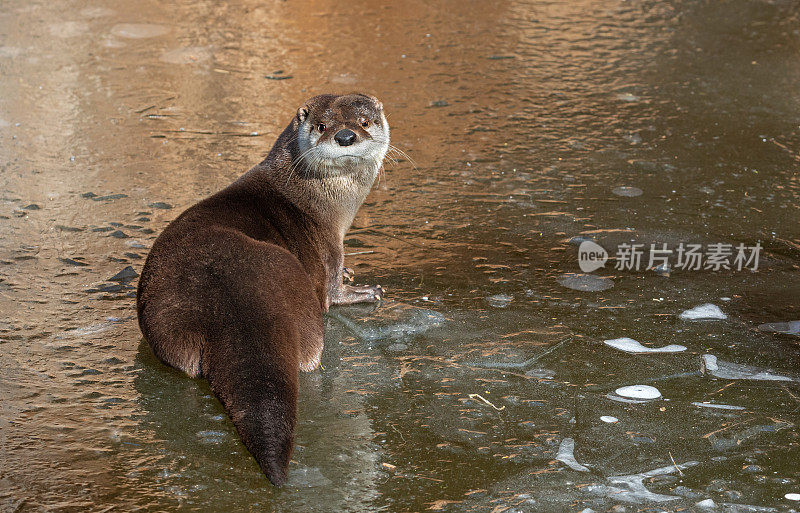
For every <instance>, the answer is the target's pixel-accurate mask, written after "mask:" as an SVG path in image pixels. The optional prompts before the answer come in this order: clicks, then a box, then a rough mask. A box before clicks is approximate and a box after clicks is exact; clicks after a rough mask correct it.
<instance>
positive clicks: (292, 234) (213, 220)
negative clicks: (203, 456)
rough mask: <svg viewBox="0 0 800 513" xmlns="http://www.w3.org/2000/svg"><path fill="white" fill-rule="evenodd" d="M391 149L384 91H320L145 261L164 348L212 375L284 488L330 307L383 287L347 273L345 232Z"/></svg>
mask: <svg viewBox="0 0 800 513" xmlns="http://www.w3.org/2000/svg"><path fill="white" fill-rule="evenodd" d="M388 148H389V125H388V124H387V122H386V116H385V115H384V112H383V105H382V104H381V102H380V101H378V99H377V98H375V97H373V96H369V95H365V94H349V95H328V94H326V95H320V96H315V97H313V98H311V99H309V100H308V101H307V102H306V103H305V104H304V105H303V106H302V107H300V108H299V109H298V110H297V113H296V115H295V116H294V118H293V119H292V121H291V123H289V125H288V126H287V127H286V129H285V130H284V131H283V132H282V133H281V134H280V136H279V137H278V139H277V141H276V142H275V145H274V146H273V147H272V150H270V152H269V154H268V155H267V156H266V158H265V159H264V160H263V161H262V162H261V163H259V164H258V165H256V166H255V167H253V168H252V169H250V170H249V171H248V172H246V173H245V174H244V175H242V176H241V177H240V178H239V179H238V180H236V181H235V182H233V183H232V184H231V185H229V186H228V187H226V188H225V189H223V190H221V191H219V192H217V193H216V194H214V195H212V196H210V197H208V198H206V199H204V200H202V201H200V202H199V203H197V204H195V205H194V206H192V207H190V208H189V209H188V210H186V211H185V212H183V213H182V214H181V215H180V216H179V217H178V218H177V219H175V220H174V221H172V222H171V223H170V224H169V225H168V226H167V227H166V228H165V229H164V231H163V232H162V233H161V235H159V237H158V238H157V239H156V241H155V242H154V243H153V247H152V249H151V250H150V253H149V254H148V256H147V260H146V261H145V264H144V268H143V269H142V273H141V277H140V279H139V286H138V290H137V313H138V319H139V327H140V328H141V331H142V334H143V335H144V338H145V339H146V340H147V342H148V344H149V345H150V347H151V349H152V351H153V353H154V354H155V356H156V357H158V359H160V360H161V361H162V362H164V363H165V364H167V365H169V366H172V367H174V368H176V369H179V370H181V371H183V372H185V373H186V374H188V375H189V376H191V377H203V378H205V379H206V380H208V383H209V384H210V386H211V390H213V392H214V394H215V395H216V397H217V398H218V399H219V400H220V402H221V403H222V405H223V406H224V407H225V410H226V412H227V413H228V415H229V416H230V418H231V420H232V421H233V424H234V426H235V427H236V430H237V432H238V433H239V436H240V438H241V440H242V442H243V443H244V445H245V446H246V447H247V449H248V450H249V451H250V453H251V454H252V455H253V456H254V457H255V459H256V461H257V462H258V464H259V466H260V467H261V470H262V471H263V472H264V474H266V476H267V478H268V479H269V480H270V481H271V482H272V483H273V484H274V485H276V486H280V485H281V484H283V483H284V482H285V481H286V478H287V470H288V469H287V467H288V464H289V459H290V457H291V455H292V450H293V448H294V428H295V423H296V418H297V391H298V375H299V371H300V370H303V371H311V370H313V369H315V368H317V366H318V365H319V363H320V357H321V355H322V345H323V321H322V314H323V312H324V311H326V310H327V309H328V308H329V307H330V306H331V305H341V304H350V303H356V302H374V301H380V300H381V297H382V295H383V289H382V288H381V287H380V286H355V285H349V284H345V283H344V282H343V275H344V274H346V273H347V270H346V269H345V268H344V267H343V263H344V248H343V241H344V236H345V234H346V232H347V230H348V229H349V228H350V225H351V223H352V222H353V218H354V217H355V214H356V211H357V210H358V208H359V207H360V206H361V204H362V203H363V201H364V198H365V197H366V196H367V193H368V192H369V191H370V189H371V188H372V184H373V182H374V181H375V178H376V177H377V175H378V173H379V171H380V169H381V166H382V165H383V159H384V157H385V156H386V152H387V150H388Z"/></svg>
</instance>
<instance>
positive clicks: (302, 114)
mask: <svg viewBox="0 0 800 513" xmlns="http://www.w3.org/2000/svg"><path fill="white" fill-rule="evenodd" d="M307 117H308V107H306V106H305V105H303V106H302V107H300V108H299V109H297V119H298V120H300V122H301V123H302V122H303V121H305V120H306V118H307Z"/></svg>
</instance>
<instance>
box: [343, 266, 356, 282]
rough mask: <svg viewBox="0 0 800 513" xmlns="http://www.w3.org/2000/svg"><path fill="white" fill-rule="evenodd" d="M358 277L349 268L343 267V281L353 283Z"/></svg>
mask: <svg viewBox="0 0 800 513" xmlns="http://www.w3.org/2000/svg"><path fill="white" fill-rule="evenodd" d="M355 277H356V272H355V271H354V270H352V269H350V268H349V267H342V279H343V280H344V281H349V282H350V283H353V279H354V278H355Z"/></svg>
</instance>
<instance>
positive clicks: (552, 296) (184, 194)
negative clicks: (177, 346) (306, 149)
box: [0, 0, 800, 511]
mask: <svg viewBox="0 0 800 513" xmlns="http://www.w3.org/2000/svg"><path fill="white" fill-rule="evenodd" d="M798 18H800V9H798V7H797V6H796V4H795V3H794V2H789V1H766V0H765V1H758V0H750V1H746V0H733V1H729V2H713V1H700V2H688V1H672V2H649V1H613V2H596V1H589V0H584V1H578V2H514V1H511V2H503V3H491V2H439V3H432V2H414V1H400V2H391V3H387V4H383V3H379V2H367V1H356V2H350V3H348V4H347V5H342V4H340V3H334V2H319V1H317V2H308V3H299V2H228V3H218V2H210V1H209V2H197V1H193V2H166V3H165V2H129V3H119V2H105V3H104V2H99V3H87V2H82V1H74V2H56V3H48V2H36V1H34V2H26V3H24V4H12V3H8V2H6V3H2V4H0V166H2V167H1V168H0V169H2V172H1V173H0V182H1V183H2V194H1V195H0V235H1V236H0V311H2V312H3V316H2V318H0V349H1V350H0V369H2V370H0V399H1V401H0V408H2V409H1V410H0V411H2V415H1V416H0V422H2V423H1V424H0V426H2V427H0V444H2V452H3V462H4V465H3V472H2V478H1V479H0V501H2V502H0V504H2V509H3V510H10V511H14V510H17V511H28V510H30V511H38V510H42V509H45V508H48V509H52V510H57V511H62V510H63V511H86V510H90V511H108V509H107V508H108V507H110V506H112V505H119V507H120V508H121V509H124V510H129V509H135V508H141V509H148V510H153V511H163V510H172V509H188V510H204V511H210V510H220V511H222V510H254V511H258V510H266V511H270V510H274V511H301V510H302V511H305V510H319V511H422V510H428V509H430V510H434V511H435V510H442V511H448V510H449V511H471V510H473V511H486V510H488V511H491V510H495V511H514V510H520V511H550V510H552V511H581V510H582V509H584V508H586V507H591V508H593V509H595V510H596V511H605V510H608V509H609V508H612V507H614V506H615V505H618V504H628V507H630V508H632V509H633V508H639V509H641V508H644V507H646V506H656V507H658V508H660V509H664V510H674V509H680V508H693V507H695V506H694V505H695V504H696V503H697V502H700V501H702V500H706V499H713V500H714V501H715V502H716V503H717V504H723V503H726V504H750V505H758V506H764V507H771V508H776V509H777V510H788V509H789V508H790V507H791V505H792V504H793V503H792V502H790V501H788V500H787V499H785V498H784V495H785V494H787V493H792V492H794V493H800V489H798V486H800V484H799V481H800V474H799V473H798V470H797V465H796V462H797V461H798V459H800V453H798V449H797V447H798V439H797V428H796V425H797V423H798V396H800V389H798V385H797V382H770V381H751V380H732V379H722V378H716V379H715V378H713V377H709V376H708V375H705V376H704V375H701V374H700V373H699V369H700V367H699V361H700V360H699V357H700V355H701V354H706V353H711V354H714V355H717V356H718V357H719V359H720V360H722V361H727V362H731V363H737V364H741V365H752V366H758V367H760V368H763V369H767V370H769V371H770V372H772V373H776V374H781V375H786V376H790V377H796V376H798V375H800V369H798V366H797V362H798V356H800V355H799V354H798V345H797V336H796V334H795V335H791V334H790V335H781V334H774V333H768V332H764V331H759V330H757V328H756V327H757V326H758V325H759V324H761V323H767V322H782V321H793V320H798V319H800V307H798V304H799V303H798V297H800V280H798V274H797V271H798V266H799V265H800V230H798V227H797V226H798V225H797V220H798V208H800V207H798V205H800V201H798V199H800V179H798V173H797V169H798V161H800V138H798V133H797V119H798V117H799V115H800V102H798V94H797V90H798V88H797V83H798V78H800V77H799V76H798V70H800V66H798V63H800V59H799V58H798V55H800V53H798V50H800V33H798V30H797V26H798ZM352 90H363V91H368V92H371V93H373V94H375V95H377V96H379V97H380V98H381V99H382V100H383V102H384V104H385V105H386V108H387V111H388V112H389V113H390V117H389V121H390V124H391V125H392V132H393V133H392V135H393V142H394V143H395V144H397V145H398V146H399V147H400V148H402V149H403V150H405V151H406V152H407V153H408V154H409V155H410V156H411V157H412V158H413V161H414V162H413V163H412V162H409V161H407V160H400V161H399V162H396V163H389V164H388V165H387V170H386V173H385V175H384V176H383V177H382V179H381V181H380V183H379V184H378V185H377V186H376V188H375V190H374V191H373V193H372V194H371V195H370V197H369V198H368V200H367V203H366V204H365V206H364V207H363V208H362V210H361V212H360V213H359V215H358V217H357V219H356V222H355V228H354V230H353V233H352V234H351V236H350V237H349V239H348V241H347V243H348V248H349V251H351V252H352V253H354V254H353V255H352V256H351V257H350V258H349V265H351V266H354V267H355V268H356V270H357V273H358V279H359V280H361V281H364V282H380V283H382V284H383V285H384V286H386V288H387V289H388V290H389V292H390V299H391V302H390V303H388V304H386V305H383V306H382V307H381V308H379V309H377V310H372V309H369V308H367V309H361V308H350V309H339V310H336V311H334V312H332V315H331V316H330V317H329V318H328V320H327V323H328V332H327V336H326V352H325V354H324V357H323V365H324V367H325V370H324V371H321V372H316V373H312V374H308V375H305V376H304V377H303V384H302V398H301V419H300V425H299V432H298V444H299V448H298V450H297V453H296V456H295V462H294V463H293V467H292V468H293V474H292V481H291V482H292V486H289V487H287V488H285V489H281V490H274V489H272V488H271V487H270V486H269V485H268V484H267V482H266V480H265V479H264V478H263V476H261V474H260V473H259V472H258V470H257V468H256V466H255V465H254V464H253V462H252V460H251V459H250V457H249V456H248V455H247V453H246V451H245V450H244V449H243V448H242V447H241V444H240V443H239V442H238V440H237V439H236V437H235V433H234V431H233V429H232V427H231V425H230V424H229V422H228V420H227V419H226V418H225V416H224V414H223V412H222V410H221V408H220V406H219V405H218V403H217V402H216V400H214V399H213V397H211V395H210V391H209V390H208V388H207V386H206V385H205V384H204V383H203V382H199V381H192V380H189V379H186V378H184V377H182V376H179V375H178V374H176V373H174V372H172V371H170V370H168V369H166V368H164V367H163V366H161V365H159V364H158V363H157V362H155V361H154V360H153V358H152V356H151V355H150V354H149V352H148V351H147V349H146V347H145V346H141V345H140V342H141V340H140V334H139V332H138V329H137V327H136V323H135V319H134V317H133V315H134V311H133V299H132V288H131V287H132V286H133V285H134V284H135V280H124V279H123V281H122V282H119V281H109V280H108V279H109V278H111V277H112V276H113V275H115V274H116V273H117V272H119V271H120V270H122V269H123V268H125V267H126V266H128V265H131V266H132V267H133V268H134V270H137V271H138V270H139V269H140V266H141V264H142V262H143V257H144V256H145V255H146V252H147V250H148V247H149V245H150V244H151V242H152V240H153V239H154V238H155V236H156V235H157V234H158V233H159V232H160V230H161V229H162V228H163V227H164V226H165V225H166V223H167V222H169V221H170V220H171V219H173V218H174V217H175V216H176V215H178V213H180V212H181V211H182V210H183V209H184V208H186V207H187V206H189V205H191V204H192V203H194V202H195V201H197V200H198V199H199V198H201V197H203V196H205V195H207V194H209V193H211V192H212V191H215V190H217V189H219V188H221V187H223V186H225V185H226V184H228V183H229V182H230V181H231V180H233V179H234V178H236V177H237V176H238V175H239V174H241V173H242V172H244V171H245V170H246V169H248V168H249V167H250V166H251V165H252V164H253V163H255V162H258V161H259V160H260V159H261V158H262V156H263V155H264V154H265V153H266V151H268V149H269V147H270V146H271V144H272V142H273V140H274V137H276V136H277V134H278V133H279V132H280V131H281V130H282V129H283V127H284V125H285V124H286V123H287V122H288V120H289V119H290V117H291V115H292V114H293V112H294V111H295V109H296V107H297V106H298V105H299V104H300V103H301V102H302V101H303V100H304V99H306V98H307V97H309V96H311V95H313V94H317V93H320V92H328V91H333V92H347V91H352ZM618 186H630V187H637V188H639V189H641V190H642V191H643V194H642V195H641V196H636V197H624V196H617V195H615V194H614V193H612V190H613V189H614V188H616V187H618ZM575 237H592V238H594V239H596V240H598V241H599V242H600V243H602V244H603V245H604V246H605V247H607V248H609V249H612V248H614V247H615V246H616V245H617V244H618V243H620V242H629V241H630V240H633V239H635V240H636V241H638V242H640V243H646V244H649V243H651V242H652V243H659V244H660V243H667V244H670V245H677V244H678V243H680V242H685V243H714V242H724V243H731V244H739V243H744V244H747V245H754V244H755V243H756V242H759V241H760V243H761V245H762V246H763V247H764V254H763V259H762V262H761V267H760V269H759V271H758V272H756V273H752V272H749V271H748V272H735V271H727V272H720V273H712V272H709V271H706V272H703V271H698V272H680V271H676V272H673V273H672V274H671V275H670V276H669V277H663V276H659V275H657V274H655V273H653V272H645V271H640V272H618V271H615V270H613V269H611V268H607V269H606V270H602V271H600V272H599V273H598V274H600V275H602V276H609V277H611V278H613V280H614V283H615V285H614V287H612V288H610V289H608V290H605V291H601V292H581V291H576V290H571V289H568V288H565V287H563V286H561V285H559V283H558V281H557V279H559V278H560V277H562V275H563V274H564V273H575V272H578V267H577V262H576V250H575V244H574V242H575V239H574V238H575ZM570 240H572V243H570ZM723 298H726V299H723ZM707 302H711V303H714V304H717V305H718V306H720V307H721V308H722V310H723V311H724V312H725V313H726V314H727V315H728V319H726V320H724V321H716V322H701V323H687V322H684V321H680V320H678V319H677V314H679V313H680V312H681V311H683V310H685V309H688V308H691V307H694V306H696V305H698V304H701V303H707ZM623 336H628V337H632V338H635V339H636V340H639V341H641V342H643V343H652V344H653V345H655V346H661V345H666V344H671V343H676V344H683V345H685V346H686V347H687V351H686V352H684V353H681V354H677V355H628V354H624V353H619V352H615V351H614V350H612V349H609V348H607V347H605V346H604V345H603V344H602V340H605V339H609V338H618V337H623ZM634 383H644V384H651V385H654V386H657V387H658V388H659V389H660V391H661V393H662V394H663V396H664V397H665V398H666V399H669V400H668V401H659V402H656V403H650V404H645V405H631V404H627V403H620V402H616V401H614V400H611V399H609V398H608V397H607V394H608V393H609V392H613V390H614V389H615V388H617V387H619V386H622V385H629V384H634ZM470 394H480V395H481V397H483V398H484V399H486V400H487V401H488V403H491V404H488V403H487V402H483V401H482V400H480V399H477V398H476V397H475V396H472V397H470ZM709 401H710V402H713V403H720V404H728V405H733V406H738V407H742V408H743V409H739V410H719V409H712V408H708V407H705V406H697V405H695V404H693V403H701V404H702V403H704V402H709ZM601 415H611V416H615V417H617V418H618V419H619V422H618V423H616V424H606V423H604V422H602V421H600V420H599V417H600V416H601ZM565 438H571V439H573V440H575V456H576V458H577V460H578V461H579V462H581V463H582V464H584V465H587V466H588V467H590V468H591V470H592V472H590V473H581V472H578V471H575V470H572V469H570V468H569V467H568V466H566V465H564V464H563V463H561V462H558V461H556V458H557V456H558V450H559V446H560V445H561V444H562V442H563V440H564V439H565ZM673 459H674V460H675V462H677V463H686V462H697V465H694V466H691V467H689V468H686V469H684V470H683V471H682V472H683V475H681V474H679V473H677V472H672V473H665V474H663V475H650V476H645V477H641V479H643V480H644V481H643V482H644V485H645V486H646V487H647V490H649V491H650V492H651V493H657V494H661V495H662V496H663V495H666V496H670V499H668V500H665V501H664V502H659V503H657V504H655V503H653V502H652V501H654V500H655V499H654V497H653V496H649V495H646V494H644V493H642V490H641V489H639V488H636V487H635V486H633V485H621V484H620V480H619V479H616V480H615V479H613V477H614V476H625V475H632V474H638V473H641V472H647V471H651V470H653V469H657V468H660V467H668V466H670V465H672V464H673V461H672V460H673ZM631 479H632V480H633V481H636V479H640V478H630V479H629V480H628V482H630V480H631ZM631 486H633V488H631ZM631 490H633V491H634V492H637V491H638V492H637V493H633V492H632V491H631ZM726 507H727V508H728V510H729V511H746V509H742V508H744V507H743V506H730V505H729V506H726ZM795 507H796V505H795ZM504 508H506V509H504ZM737 508H739V509H737Z"/></svg>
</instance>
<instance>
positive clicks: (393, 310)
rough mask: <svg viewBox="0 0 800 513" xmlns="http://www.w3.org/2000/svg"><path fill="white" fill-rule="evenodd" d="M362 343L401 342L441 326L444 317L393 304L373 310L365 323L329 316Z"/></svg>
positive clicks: (333, 313)
mask: <svg viewBox="0 0 800 513" xmlns="http://www.w3.org/2000/svg"><path fill="white" fill-rule="evenodd" d="M328 315H329V316H330V317H333V318H334V319H337V320H338V321H339V322H341V323H342V324H343V325H344V326H345V327H346V328H347V329H348V330H349V331H350V332H351V333H353V334H354V335H355V336H357V337H358V338H360V339H361V340H364V341H365V342H377V341H380V340H393V341H398V340H404V339H407V338H411V337H414V336H415V335H419V334H421V333H424V332H426V331H428V330H429V329H432V328H436V327H438V326H441V325H442V324H444V322H445V317H444V315H442V314H441V313H439V312H436V311H434V310H428V309H425V308H417V307H414V306H410V305H407V304H403V303H396V304H393V305H389V306H385V307H382V308H380V309H379V310H376V311H375V312H374V313H373V314H372V316H370V318H369V320H368V321H364V320H361V321H359V320H353V319H350V318H348V317H345V316H344V315H342V314H340V313H338V312H332V313H329V314H328Z"/></svg>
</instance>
